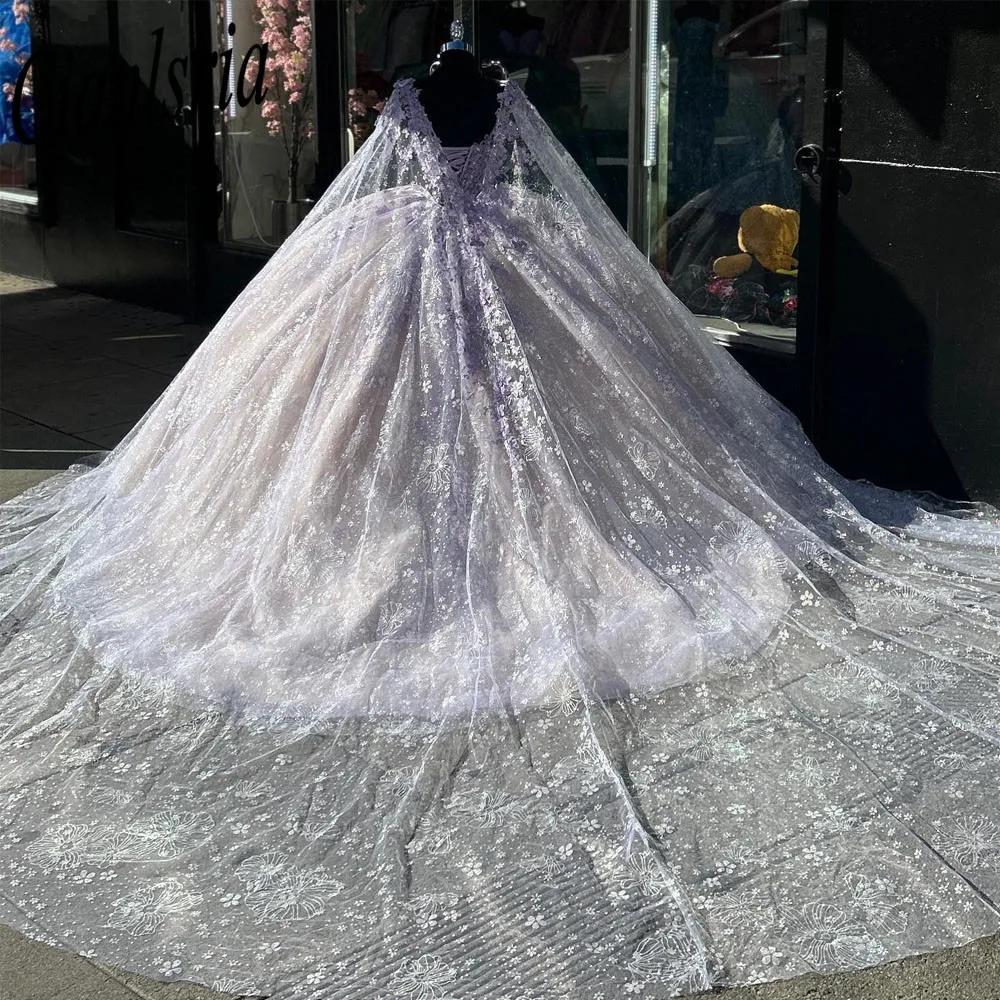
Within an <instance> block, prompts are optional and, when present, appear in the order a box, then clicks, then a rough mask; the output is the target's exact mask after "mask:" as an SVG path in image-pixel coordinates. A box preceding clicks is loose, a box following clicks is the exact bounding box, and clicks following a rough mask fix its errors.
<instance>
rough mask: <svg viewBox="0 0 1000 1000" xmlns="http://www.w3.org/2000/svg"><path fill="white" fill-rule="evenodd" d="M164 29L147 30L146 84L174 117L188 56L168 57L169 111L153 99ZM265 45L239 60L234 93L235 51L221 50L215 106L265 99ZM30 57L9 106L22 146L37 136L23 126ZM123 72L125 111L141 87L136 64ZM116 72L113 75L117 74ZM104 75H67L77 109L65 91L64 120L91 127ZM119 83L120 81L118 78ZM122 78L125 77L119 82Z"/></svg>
mask: <svg viewBox="0 0 1000 1000" xmlns="http://www.w3.org/2000/svg"><path fill="white" fill-rule="evenodd" d="M235 31H236V25H234V24H230V25H229V34H230V35H233V34H235ZM163 32H164V29H163V28H157V29H156V30H155V31H152V32H150V34H152V35H153V37H154V38H155V39H156V42H155V44H154V48H153V55H152V61H151V65H150V70H149V84H148V87H147V98H148V99H149V100H150V101H159V105H160V108H161V110H162V112H163V113H164V115H165V116H167V117H171V118H173V117H174V116H175V115H176V114H177V113H179V112H180V109H181V108H182V107H183V106H184V104H185V103H186V102H185V99H184V81H185V80H186V79H187V76H188V65H189V58H188V56H175V57H174V58H173V59H171V60H170V62H169V64H168V65H167V72H166V77H167V86H168V87H169V88H170V92H171V94H172V96H173V100H174V105H175V106H174V110H173V111H171V110H170V109H169V108H168V107H167V106H166V102H165V101H163V100H161V99H159V98H157V94H156V87H157V84H158V83H159V80H160V65H161V63H162V55H163ZM267 55H268V50H267V43H266V42H265V43H263V44H254V45H251V46H250V48H249V49H247V51H246V53H245V54H244V56H243V59H242V61H241V63H240V69H239V73H238V74H237V75H236V91H235V93H232V92H227V91H228V87H229V81H230V73H231V70H232V65H233V56H234V51H233V49H231V48H230V49H226V50H225V51H224V52H222V53H221V58H222V71H221V72H220V74H219V76H220V79H221V85H220V88H219V103H218V108H219V110H220V111H222V112H223V113H225V111H226V109H227V108H228V107H229V105H230V104H231V103H232V100H233V98H234V97H235V98H236V103H237V104H239V106H240V107H241V108H245V107H247V106H248V105H249V104H251V103H254V104H258V105H259V104H263V103H264V99H265V98H266V97H267V88H266V87H265V86H264V76H265V72H266V67H267ZM69 56H70V59H72V57H73V52H72V51H70V53H69ZM33 58H34V56H33V55H32V56H29V57H28V60H27V61H26V62H25V63H24V65H23V66H22V67H21V72H20V73H19V74H18V77H17V81H16V83H15V85H14V92H13V95H12V98H13V102H12V103H13V107H12V109H11V112H12V120H11V125H12V127H13V130H14V133H15V134H16V136H17V138H18V140H19V141H20V142H22V143H24V144H25V145H33V144H34V142H35V138H34V136H33V135H30V134H29V133H28V132H27V131H26V130H25V128H24V123H23V121H22V117H21V112H22V107H23V103H22V102H23V99H24V97H25V96H26V95H25V81H26V79H27V76H28V71H29V70H30V68H31V64H32V59H33ZM219 59H220V53H219V52H217V51H216V52H212V53H211V56H210V57H209V60H208V62H209V65H210V66H211V67H212V69H215V68H216V66H218V65H219ZM252 65H253V67H254V69H255V73H254V77H253V82H252V84H250V83H249V81H248V80H247V76H248V72H249V70H250V68H251V66H252ZM119 73H120V75H121V76H124V77H126V78H128V82H127V83H126V87H123V88H119V87H116V88H115V93H116V94H122V93H125V92H126V88H128V91H127V92H128V97H127V101H126V104H127V107H128V110H129V112H131V111H132V109H133V107H134V104H135V95H136V91H137V90H138V89H139V88H140V87H141V86H142V71H141V70H140V68H139V67H138V66H130V67H129V70H128V71H127V72H123V71H119ZM116 75H117V74H116ZM107 77H108V73H107V72H105V73H92V74H90V75H89V76H88V77H86V78H85V79H83V80H78V79H74V75H73V74H72V72H70V73H67V74H66V90H67V92H68V91H69V89H70V87H71V86H73V89H74V90H75V91H76V94H77V100H76V102H75V103H76V108H75V109H74V114H72V115H69V105H70V100H69V95H68V93H67V94H66V95H65V99H64V100H63V101H62V102H61V104H62V107H63V115H64V122H65V121H66V120H67V118H68V119H69V120H71V121H74V122H75V123H76V125H77V127H78V128H79V129H80V130H81V131H82V130H84V129H85V128H91V127H92V126H93V124H94V119H95V118H96V117H97V115H98V113H99V111H100V104H101V100H100V97H101V95H102V94H103V92H104V89H105V86H106V84H107ZM116 82H119V81H116ZM121 82H124V81H121ZM91 94H92V95H93V97H92V98H91V101H90V103H91V106H92V107H91V114H90V115H87V114H84V111H85V98H86V97H87V96H88V95H91Z"/></svg>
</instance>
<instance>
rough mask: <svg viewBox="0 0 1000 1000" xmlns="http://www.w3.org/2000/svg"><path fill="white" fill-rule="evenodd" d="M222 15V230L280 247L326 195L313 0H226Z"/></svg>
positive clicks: (232, 237)
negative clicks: (319, 163)
mask: <svg viewBox="0 0 1000 1000" xmlns="http://www.w3.org/2000/svg"><path fill="white" fill-rule="evenodd" d="M216 15H217V16H216V25H217V39H218V51H219V56H218V58H217V60H216V67H215V84H216V87H217V88H218V94H217V102H216V103H217V107H216V121H217V126H216V128H217V131H216V143H217V152H216V155H217V160H218V162H219V163H220V164H221V166H222V190H223V213H222V239H223V241H224V242H227V243H241V244H250V245H256V246H261V247H276V246H279V245H280V244H281V242H282V240H284V239H285V237H286V236H287V235H288V234H289V233H290V232H291V231H292V229H294V228H295V226H296V225H297V224H298V223H299V222H300V221H301V220H302V218H303V217H304V216H305V214H306V212H307V211H308V210H309V208H310V207H311V205H312V203H313V201H314V200H315V196H316V191H315V173H316V143H315V119H314V114H313V106H314V91H315V85H314V76H313V66H314V60H315V55H314V51H313V31H312V0H217V4H216ZM263 45H266V46H267V59H266V61H265V63H264V72H263V77H262V78H259V76H258V74H259V73H260V61H261V47H262V46H263Z"/></svg>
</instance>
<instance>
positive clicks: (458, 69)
mask: <svg viewBox="0 0 1000 1000" xmlns="http://www.w3.org/2000/svg"><path fill="white" fill-rule="evenodd" d="M480 75H481V74H480V72H479V62H478V61H477V59H476V57H475V55H473V53H472V52H470V51H469V50H468V49H446V50H445V51H444V52H442V53H441V54H440V55H439V56H438V58H437V68H436V69H435V70H434V72H433V73H431V75H430V76H429V77H428V80H429V81H430V82H431V85H432V86H433V83H434V81H440V83H441V84H447V85H448V86H449V87H450V86H452V85H453V84H460V83H462V82H465V83H468V82H471V81H473V80H477V79H479V77H480Z"/></svg>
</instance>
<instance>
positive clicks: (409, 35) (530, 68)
mask: <svg viewBox="0 0 1000 1000" xmlns="http://www.w3.org/2000/svg"><path fill="white" fill-rule="evenodd" d="M453 11H454V5H453V4H452V3H451V2H450V0H446V2H442V0H349V3H348V17H347V38H346V42H347V53H346V65H347V69H348V99H347V108H346V114H345V122H346V126H347V128H346V136H345V143H346V146H347V150H346V152H347V154H348V156H350V155H351V154H353V152H354V150H356V149H357V148H358V146H359V145H360V143H362V142H363V141H364V139H365V138H366V137H367V136H368V135H369V134H370V133H371V129H372V127H373V125H374V122H375V120H376V118H377V115H378V113H379V111H380V110H381V107H382V103H383V102H384V101H385V98H386V97H387V96H388V94H389V90H390V89H391V87H392V84H393V83H394V82H395V81H396V80H397V79H399V78H400V77H420V76H423V75H425V74H426V73H428V72H429V71H430V66H431V64H432V63H433V62H434V60H435V59H436V58H437V54H438V51H439V49H440V46H441V43H442V42H443V41H445V40H446V39H447V38H448V26H449V23H450V21H451V19H452V16H453ZM463 13H464V20H465V26H466V36H467V37H468V38H470V39H471V40H473V41H474V43H475V50H476V52H477V55H478V57H479V59H480V61H481V62H490V61H498V62H500V63H501V64H502V65H503V67H504V69H505V70H506V71H507V74H508V76H509V77H510V78H511V79H513V80H516V81H517V82H518V84H519V85H520V86H521V88H522V89H523V90H524V92H525V94H526V95H527V97H528V98H529V100H531V101H532V102H533V103H534V105H535V106H536V108H538V110H539V112H540V113H541V115H542V117H543V118H545V120H546V121H547V122H548V124H549V127H550V128H551V129H552V130H553V132H555V134H556V135H557V136H558V138H559V139H560V141H561V142H562V143H563V144H564V145H565V146H566V148H567V149H568V150H569V151H570V153H571V154H572V155H573V157H574V158H575V159H576V161H577V163H579V164H580V166H581V167H582V169H583V170H584V172H585V173H586V174H587V176H588V177H589V178H590V180H591V182H592V183H593V184H594V186H595V187H596V188H597V190H598V191H599V192H600V193H601V195H602V196H603V197H604V199H605V200H606V201H607V203H608V205H609V206H610V207H611V208H612V210H613V211H614V212H615V214H616V215H617V216H618V218H619V219H620V220H621V223H622V225H625V223H626V218H627V215H628V168H629V157H628V113H629V65H630V64H629V30H630V15H629V4H628V3H623V2H621V0H574V2H573V3H564V2H562V3H560V2H553V0H516V2H514V3H509V2H507V0H495V2H487V3H482V2H480V3H475V4H472V3H466V4H465V7H464V9H463Z"/></svg>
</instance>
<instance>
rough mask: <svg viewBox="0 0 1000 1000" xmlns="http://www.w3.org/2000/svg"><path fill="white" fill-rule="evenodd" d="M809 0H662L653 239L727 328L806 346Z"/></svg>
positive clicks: (657, 13)
mask: <svg viewBox="0 0 1000 1000" xmlns="http://www.w3.org/2000/svg"><path fill="white" fill-rule="evenodd" d="M805 8H806V0H783V2H779V0H743V2H740V0H659V2H656V0H653V2H651V3H649V4H648V5H647V8H646V10H647V12H648V18H647V20H648V25H647V26H648V31H649V37H648V39H647V42H648V44H647V46H646V54H645V66H644V71H645V74H646V80H647V82H648V84H649V86H648V87H647V88H646V91H645V94H646V98H645V99H646V106H645V107H644V109H643V114H642V115H641V116H640V118H641V120H642V127H643V129H644V131H645V133H646V134H645V139H646V144H645V145H646V151H645V164H644V165H645V168H646V178H645V180H646V197H645V211H646V220H645V222H646V224H645V227H644V233H643V237H644V239H643V242H644V244H645V245H644V246H643V249H644V250H647V252H648V253H649V257H650V260H651V261H652V262H653V263H654V265H655V266H656V267H657V269H658V270H659V271H660V273H661V274H662V276H663V278H664V280H665V281H666V282H667V283H668V284H669V285H670V287H671V288H672V289H673V290H674V292H675V293H676V294H677V295H678V296H679V297H680V298H681V300H682V301H684V302H685V304H686V305H687V306H688V307H689V308H690V309H691V310H692V311H693V312H695V313H696V314H697V315H699V316H701V317H703V325H704V326H705V328H706V329H708V330H710V331H711V332H713V333H714V334H715V335H716V336H717V337H718V338H719V339H720V340H731V341H741V342H749V343H755V344H758V345H759V346H766V347H770V348H773V349H776V350H780V351H786V352H788V351H794V343H795V325H796V312H797V300H798V295H797V285H798V281H797V260H796V258H795V253H796V245H797V242H798V227H799V214H798V206H799V175H798V174H797V172H796V170H795V168H794V156H795V151H796V149H797V148H798V147H799V146H800V145H801V144H802V102H803V92H804V83H805V39H806V32H805V28H806V25H805Z"/></svg>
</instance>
